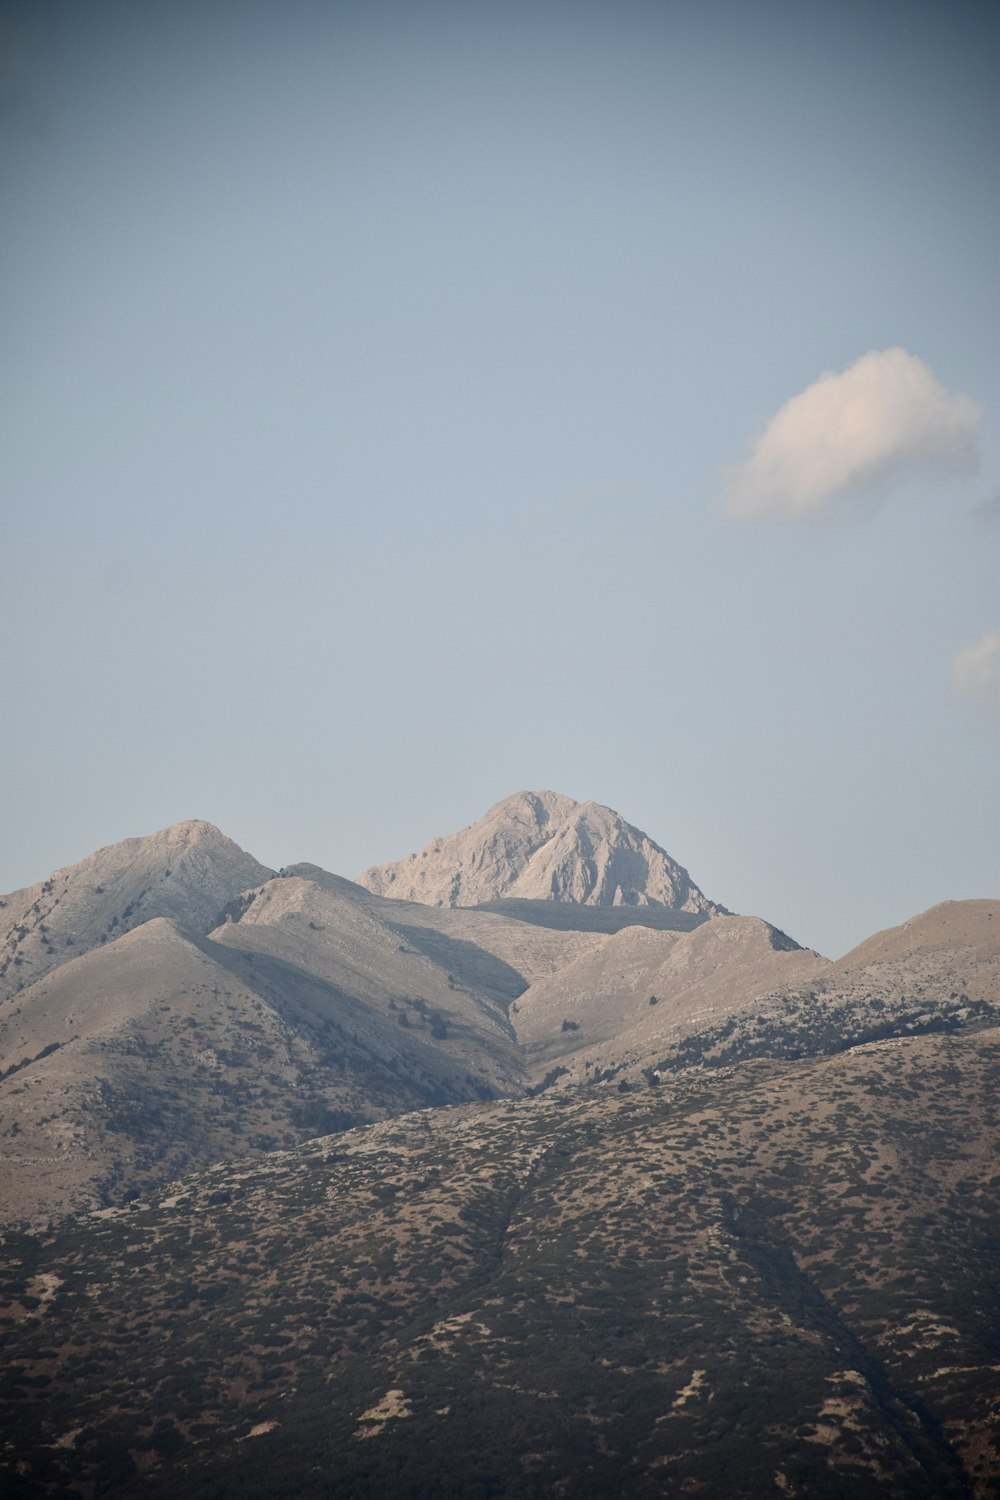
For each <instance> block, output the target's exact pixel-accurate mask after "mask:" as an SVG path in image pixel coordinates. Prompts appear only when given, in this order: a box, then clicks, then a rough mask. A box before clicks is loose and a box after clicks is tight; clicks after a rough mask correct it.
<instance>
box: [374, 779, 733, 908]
mask: <svg viewBox="0 0 1000 1500" xmlns="http://www.w3.org/2000/svg"><path fill="white" fill-rule="evenodd" d="M358 883H359V885H363V886H365V887H367V889H368V890H370V891H374V892H376V893H377V894H378V895H382V896H391V897H393V898H395V899H396V900H402V901H420V902H423V903H424V904H426V905H428V906H477V905H479V904H481V903H482V902H486V901H496V900H498V899H502V898H505V897H509V898H519V899H522V900H535V901H570V902H575V903H577V904H579V905H583V906H663V907H669V908H672V909H674V910H677V911H686V912H694V913H698V914H704V915H707V916H714V915H717V914H719V913H722V912H724V911H725V908H724V907H721V906H718V905H716V903H715V902H713V901H710V900H709V899H708V897H707V896H705V894H704V893H703V892H702V891H700V890H699V889H698V887H697V886H696V885H695V884H694V882H693V881H692V879H691V877H690V876H689V874H688V872H687V871H686V870H685V869H684V868H683V867H682V866H681V865H679V864H678V863H677V861H676V860H674V859H672V858H671V857H670V855H669V854H667V852H666V850H665V849H661V848H660V846H659V844H655V843H654V842H653V840H652V839H651V838H649V837H648V835H647V834H645V833H642V832H641V831H640V830H639V829H638V828H633V827H632V825H631V824H630V823H626V821H625V819H624V818H623V817H621V816H620V814H618V813H616V812H613V811H612V809H611V808H609V807H602V806H601V804H600V803H597V802H574V801H573V799H572V798H570V797H563V796H560V795H559V794H558V793H557V792H549V791H536V792H515V793H514V795H513V796H512V797H506V798H505V799H504V800H503V801H502V802H498V803H497V804H496V806H495V807H492V808H490V810H489V812H488V813H487V814H486V816H485V817H483V818H481V819H480V820H479V822H478V823H473V824H472V826H471V827H469V828H464V829H462V831H461V832H459V833H454V834H450V835H449V836H448V837H447V838H439V839H435V840H434V841H433V843H430V844H428V845H427V847H426V848H424V849H421V850H418V851H417V852H416V853H414V854H409V855H407V856H406V858H405V859H401V860H397V861H396V862H395V863H394V864H387V865H376V866H374V867H373V868H372V869H370V870H366V871H365V872H364V874H363V875H360V876H359V877H358Z"/></svg>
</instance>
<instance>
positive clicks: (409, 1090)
mask: <svg viewBox="0 0 1000 1500" xmlns="http://www.w3.org/2000/svg"><path fill="white" fill-rule="evenodd" d="M347 884H348V882H343V885H347ZM357 896H358V897H360V898H361V900H360V901H358V900H352V899H351V898H350V897H345V896H344V895H343V894H342V893H341V892H340V891H337V890H331V889H329V888H327V887H325V886H324V885H322V884H318V883H316V882H312V881H308V880H303V879H299V878H294V877H289V878H276V879H273V880H269V881H266V882H265V883H264V884H263V885H262V886H259V887H257V888H255V889H253V890H251V891H249V892H245V893H243V894H242V896H241V897H239V898H238V899H237V900H235V901H233V902H231V903H230V905H229V910H228V911H227V913H226V920H225V921H224V922H223V923H222V924H221V925H220V926H218V927H216V928H214V929H213V931H212V932H211V934H209V935H202V934H200V933H198V932H194V931H191V930H188V929H185V928H183V927H181V926H180V925H179V924H178V923H176V922H173V921H170V920H168V919H166V918H153V919H151V920H149V921H146V922H144V923H142V925H140V926H138V927H136V928H135V929H134V930H132V931H129V932H126V933H124V934H123V935H122V936H121V937H118V938H114V939H112V940H111V941H108V942H107V943H104V944H99V945H98V946H96V947H94V948H93V949H91V951H90V952H87V953H83V954H81V956H80V957H79V958H76V959H73V960H71V961H70V962H68V963H65V964H63V965H61V966H60V967H59V968H58V969H57V970H55V971H54V972H52V973H50V974H48V975H47V976H46V977H45V978H43V979H41V980H39V981H38V982H36V983H35V984H34V985H31V986H29V987H28V988H27V989H25V990H23V991H20V992H19V993H18V994H17V995H16V997H14V999H12V1000H9V1001H8V1002H7V1004H6V1005H5V1006H3V1007H0V1140H3V1141H4V1144H5V1147H6V1150H5V1151H4V1153H3V1156H2V1157H0V1197H2V1201H3V1205H4V1217H5V1218H6V1219H7V1220H8V1222H9V1221H11V1220H14V1221H24V1220H27V1221H30V1222H38V1221H44V1220H46V1219H50V1218H58V1217H60V1216H61V1215H63V1214H66V1213H69V1212H78V1211H80V1210H84V1209H88V1208H94V1207H98V1206H100V1205H102V1204H109V1203H120V1202H123V1201H128V1199H129V1198H132V1197H134V1196H136V1194H137V1193H139V1192H145V1191H148V1190H149V1189H150V1188H152V1187H154V1186H157V1185H159V1184H162V1183H163V1182H165V1181H169V1180H170V1179H171V1178H172V1177H175V1176H176V1175H177V1174H178V1173H180V1172H182V1171H190V1170H193V1169H195V1168H198V1167H204V1166H208V1165H210V1164H211V1163H212V1162H216V1161H223V1160H230V1159H232V1158H234V1157H238V1156H242V1155H246V1154H247V1153H248V1152H265V1151H270V1150H275V1149H280V1148H287V1147H290V1146H293V1145H295V1144H297V1143H298V1142H300V1141H302V1140H304V1139H307V1138H308V1137H309V1136H313V1135H317V1134H319V1133H321V1132H323V1131H328V1130H331V1129H343V1128H346V1127H348V1126H351V1125H354V1124H357V1123H359V1122H361V1121H366V1120H375V1119H380V1118H384V1117H386V1116H387V1115H391V1114H398V1113H401V1112H403V1111H406V1110H412V1109H418V1108H422V1107H427V1106H429V1105H438V1104H446V1103H453V1102H455V1101H458V1100H462V1099H481V1098H489V1097H492V1096H494V1095H496V1094H508V1093H519V1092H520V1091H521V1087H522V1076H523V1067H522V1063H521V1060H520V1056H519V1052H518V1048H517V1045H516V1042H515V1039H514V1035H513V1030H512V1028H511V1025H510V1023H509V1021H508V1019H507V1016H506V1006H505V1004H504V1003H503V1002H502V1001H498V1000H497V999H496V998H495V996H494V995H493V994H490V993H489V992H488V991H485V990H480V989H478V988H477V987H476V985H475V984H474V983H473V984H469V983H466V982H464V981H463V980H462V979H460V978H456V976H455V975H454V974H453V973H452V972H450V971H449V970H448V969H447V968H445V967H443V966H442V964H441V963H439V962H437V961H436V960H435V959H434V958H432V957H428V956H427V955H426V954H424V953H423V952H421V951H420V949H419V948H418V947H417V946H416V945H415V944H414V943H412V942H410V943H401V942H400V940H399V935H398V934H397V932H396V931H395V930H394V929H392V928H390V927H389V926H388V925H387V924H386V923H385V922H384V921H383V920H382V919H381V918H380V916H379V915H378V913H377V911H373V910H372V909H371V908H372V907H373V906H375V905H377V904H378V903H377V899H376V898H374V897H372V896H370V895H369V894H368V893H367V892H362V891H360V890H357ZM237 919H238V920H237ZM493 920H494V921H497V920H498V919H493ZM518 986H519V987H523V981H520V980H518Z"/></svg>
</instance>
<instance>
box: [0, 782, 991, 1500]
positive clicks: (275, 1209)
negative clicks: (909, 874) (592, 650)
mask: <svg viewBox="0 0 1000 1500" xmlns="http://www.w3.org/2000/svg"><path fill="white" fill-rule="evenodd" d="M0 913H2V914H3V915H4V916H5V918H6V931H5V933H3V934H0V973H2V978H3V980H4V987H3V989H0V1143H2V1151H0V1329H2V1332H3V1339H4V1360H3V1363H2V1366H0V1491H2V1493H3V1494H4V1495H8V1494H9V1495H11V1496H12V1497H14V1500H22V1497H23V1500H55V1497H63V1496H67V1497H73V1500H119V1497H120V1500H140V1497H148V1500H160V1497H162V1500H173V1497H175V1496H185V1497H191V1500H237V1497H239V1500H247V1497H254V1500H272V1497H276V1500H280V1497H285V1496H287V1497H293V1496H294V1497H304V1500H416V1497H421V1500H488V1497H501V1496H503V1497H509V1500H548V1497H550V1496H552V1495H556V1496H562V1497H565V1500H661V1497H667V1500H672V1497H676V1500H687V1497H690V1496H693V1497H697V1500H843V1497H844V1496H847V1495H849V1496H851V1497H852V1500H883V1497H900V1500H903V1497H907V1500H950V1497H954V1500H995V1497H996V1495H997V1494H998V1492H1000V1437H998V1433H1000V1298H998V1295H997V1282H996V1259H997V1256H996V1250H997V1245H998V1244H1000V1207H998V1204H1000V1197H998V1193H997V1188H998V1185H1000V1179H998V1175H997V1168H996V1163H997V1161H998V1160H1000V1118H998V1113H997V1098H998V1093H1000V903H998V902H996V901H990V900H979V901H957V902H943V903H941V904H940V905H938V906H935V907H933V908H931V909H930V910H929V911H927V912H925V913H923V914H921V915H919V916H917V917H914V918H912V919H911V920H910V921H908V922H905V923H903V924H902V925H901V926H899V927H896V928H893V929H891V930H889V931H886V932H882V933H878V934H876V935H875V936H874V937H872V938H870V939H868V940H867V941H866V942H864V943H862V944H860V945H859V946H858V947H857V948H856V949H854V950H853V952H851V953H849V954H847V955H845V956H844V957H843V958H840V959H839V960H837V961H836V962H831V961H830V960H829V959H826V958H823V957H821V956H820V955H819V954H817V953H814V952H812V951H811V950H809V949H808V948H803V947H801V946H800V945H799V944H798V943H796V942H795V941H794V939H793V938H791V937H789V936H788V935H787V934H786V933H784V932H782V931H781V930H780V929H779V928H778V927H776V926H774V925H772V924H771V923H769V922H767V921H766V920H764V919H763V918H762V917H758V916H733V915H731V914H729V913H727V912H725V910H724V908H722V907H720V906H719V905H717V904H716V903H714V902H711V901H709V900H708V898H707V897H705V896H704V895H703V893H702V892H701V891H700V890H699V889H698V887H697V886H696V885H694V883H693V882H692V881H691V879H690V877H689V876H688V875H687V873H686V871H685V870H683V869H682V867H681V866H680V865H678V864H677V863H676V862H675V861H674V860H672V859H671V858H670V856H669V855H667V854H666V853H665V851H664V850H663V849H662V848H660V847H659V846H658V845H656V844H654V843H653V841H652V840H651V839H649V838H648V837H647V836H646V835H645V834H642V833H640V832H639V831H638V830H637V829H635V828H633V827H632V826H630V825H629V824H627V823H626V822H625V821H624V820H623V819H622V818H621V817H620V816H619V815H618V814H617V813H614V812H612V811H611V810H610V809H608V808H605V807H601V806H599V805H598V804H596V803H577V802H574V801H572V800H571V799H570V798H568V797H562V796H559V795H558V794H556V793H553V792H519V793H516V794H515V795H514V796H512V797H509V798H507V799H506V800H505V801H503V802H501V803H498V804H497V806H496V807H494V808H493V809H492V810H491V811H490V812H489V813H487V814H486V816H485V817H484V818H483V819H481V820H480V821H479V822H478V823H476V824H473V825H472V826H471V827H470V828H467V829H465V830H464V831H462V832H461V833H458V834H453V835H451V836H450V837H448V838H442V839H439V840H437V841H435V843H434V844H432V845H429V846H428V848H427V849H426V850H423V851H420V852H418V853H417V854H414V855H411V856H409V857H408V858H407V859H405V860H402V861H400V862H399V863H398V864H396V865H387V866H381V867H379V868H376V869H372V870H369V871H367V872H366V874H365V875H364V876H363V877H362V878H361V880H360V882H352V881H350V880H346V879H344V878H343V877H341V876H339V875H336V874H332V873H330V872H329V871H325V870H323V869H321V868H320V867H318V866H316V865H313V864H308V863H301V864H294V865H289V866H287V867H285V868H284V869H282V870H280V871H278V872H274V871H272V870H269V869H267V868H266V867H265V866H264V865H261V864H259V863H258V861H257V860H255V859H254V858H253V857H252V856H251V855H249V854H246V853H244V851H243V850H241V849H240V848H239V847H238V846H237V845H235V844H233V843H232V842H231V840H229V839H228V838H226V837H225V836H224V835H223V834H222V833H220V832H219V830H218V829H216V828H213V827H212V825H211V824H208V823H202V822H189V823H181V824H176V825H174V826H173V827H171V828H168V829H165V830H163V831H162V832H161V833H158V834H154V835H151V836H149V837H147V838H139V839H129V840H126V841H124V842H123V843H120V844H116V845H112V846H110V847H108V848H106V849H102V850H100V851H98V853H96V854H95V855H92V856H91V857H90V858H89V859H86V860H83V861H81V862H80V863H79V864H78V865H74V866H71V867H67V868H66V869H63V870H60V871H57V872H55V874H54V875H52V876H50V877H49V879H48V880H45V881H42V882H40V883H39V884H38V885H35V886H32V887H30V888H27V889H25V890H22V891H18V892H14V893H13V894H12V895H10V896H8V897H6V898H3V900H2V901H0Z"/></svg>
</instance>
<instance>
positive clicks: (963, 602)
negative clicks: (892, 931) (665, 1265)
mask: <svg viewBox="0 0 1000 1500" xmlns="http://www.w3.org/2000/svg"><path fill="white" fill-rule="evenodd" d="M998 33H1000V15H998V12H997V10H996V8H995V7H993V6H990V5H986V4H978V3H967V0H966V3H961V0H960V3H958V4H955V5H952V6H949V7H947V8H945V7H942V6H939V5H936V4H930V3H914V4H908V5H903V4H901V3H895V0H887V3H885V4H881V5H879V6H877V7H872V6H870V5H863V4H860V3H857V4H855V3H847V4H843V5H840V6H837V7H806V6H802V5H795V4H791V3H785V0H774V3H762V4H760V5H755V6H753V7H739V6H736V5H735V4H731V3H711V0H709V3H707V4H693V3H677V4H654V3H643V0H626V3H624V4H621V5H617V6H614V7H612V6H608V5H604V4H599V3H590V0H587V3H581V4H577V5H569V4H562V3H555V0H546V3H542V4H540V5H531V6H528V5H522V4H517V3H513V4H508V5H503V6H493V5H490V4H486V5H483V6H478V7H473V6H470V5H461V4H430V5H428V6H424V7H411V8H405V7H402V6H399V5H396V4H378V3H375V4H368V5H364V6H361V5H355V4H341V5H334V6H326V5H321V4H318V3H312V0H291V3H289V4H287V5H284V6H282V7H281V8H280V9H279V8H277V7H274V6H271V5H268V4H266V3H250V4H243V5H236V4H231V3H221V4H219V5H216V6H211V7H201V6H193V5H186V4H178V5H176V6H171V7H169V8H157V7H145V8H142V9H141V10H139V9H137V8H135V7H132V6H128V5H125V4H122V3H111V0H97V3H96V4H94V5H92V6H90V7H88V8H87V9H86V11H82V10H81V9H80V8H79V7H77V6H74V5H71V4H69V3H67V0H51V3H49V0H33V3H28V0H3V3H0V194H2V199H0V201H2V203H3V207H4V214H5V226H6V234H5V248H4V261H3V264H4V268H5V271H6V275H5V276H4V278H3V285H2V288H0V308H2V317H3V324H2V326H3V328H4V358H3V362H2V380H3V393H4V398H5V399H4V400H3V404H2V417H0V423H2V426H0V433H2V450H0V451H2V454H3V457H2V460H0V476H2V490H0V493H2V496H3V508H4V512H3V513H4V537H5V544H6V545H5V547H4V549H3V559H2V570H0V600H2V607H3V611H4V622H5V631H6V639H7V641H8V643H10V644H11V645H12V646H13V651H10V649H9V650H8V682H7V697H6V709H7V733H6V736H5V740H4V759H3V787H4V829H5V837H4V841H3V848H2V850H0V888H2V889H4V890H7V889H14V888H17V887H20V886H23V885H26V884H31V883H33V882H34V881H36V880H40V879H44V878H45V876H46V875H47V874H48V873H49V872H50V871H51V870H52V869H54V868H57V867H60V866H64V865H68V864H71V863H74V862H75V861H77V860H79V859H80V858H83V857H85V856H86V855H87V854H89V853H90V852H92V851H93V850H94V849H96V848H98V847H100V846H104V845H107V844H110V843H114V842H116V841H118V840H119V839H121V838H125V837H132V836H137V835H142V834H147V833H151V832H153V831H155V830H156V829H158V828H161V827H164V826H166V825H168V824H170V823H173V822H177V821H180V820H183V819H187V818H205V819H207V820H208V821H211V822H212V823H214V824H216V825H217V826H218V827H220V828H221V829H222V831H223V832H224V833H226V834H227V835H228V836H229V837H231V838H233V839H234V840H236V842H238V843H239V844H240V845H241V846H242V847H244V848H245V849H247V850H248V851H250V852H251V853H253V854H254V855H255V856H256V857H257V858H258V859H260V860H262V861H263V862H265V863H266V864H268V865H271V866H280V865H285V864H289V863H292V862H295V861H300V860H301V861H311V862H313V863H316V864H320V865H323V866H324V867H326V868H327V869H330V870H333V871H335V872H337V873H339V874H342V875H346V876H349V877H352V876H355V875H357V874H358V873H359V872H360V871H361V870H363V869H364V868H366V867H367V866H369V865H372V864H376V863H381V862H384V861H387V860H389V859H394V858H398V857H400V856H401V855H403V854H405V853H407V852H409V851H410V850H412V849H416V848H419V847H420V846H421V845H423V844H425V843H427V842H428V841H429V840H430V839H431V838H433V837H435V836H437V835H442V834H447V833H450V832H453V831H455V830H456V829H458V828H461V827H463V826H466V825H468V824H469V823H472V822H474V821H476V820H477V819H478V818H479V817H481V816H482V814H483V813H484V812H485V811H486V809H487V808H488V807H490V806H491V805H492V804H494V803H495V802H497V801H498V800H500V799H501V798H503V797H505V796H507V795H509V794H510V793H512V792H514V791H516V790H518V789H520V788H537V787H546V788H551V789H553V790H555V791H558V792H562V793H565V794H566V795H569V796H572V797H574V798H576V799H578V800H580V801H585V800H594V801H597V802H601V803H605V804H607V805H609V806H611V807H613V808H615V809H616V810H617V811H618V812H620V813H621V814H622V815H623V816H624V817H625V818H626V819H627V820H628V821H629V822H630V823H633V824H635V825H636V826H638V827H640V828H642V829H643V830H644V831H645V832H647V833H648V834H649V835H650V836H651V837H652V838H653V839H654V840H656V841H657V842H658V843H660V844H661V845H663V846H664V847H665V848H666V849H667V851H668V852H669V853H670V854H671V855H672V856H673V857H674V858H676V859H677V860H679V861H680V862H681V864H683V865H684V866H685V867H686V868H687V869H688V870H689V871H690V873H691V875H692V877H693V879H694V880H695V881H696V882H697V883H698V885H699V886H700V887H701V888H702V889H703V890H704V891H705V892H706V893H707V894H708V895H709V896H710V897H711V898H712V899H714V900H717V901H719V902H722V903H723V904H725V905H727V906H729V907H731V908H733V909H734V910H737V911H741V912H747V913H753V914H756V915H760V916H763V917H766V918H767V919H768V920H769V921H771V922H773V923H775V924H776V925H777V926H779V927H781V928H783V929H784V930H785V931H787V932H789V933H790V934H791V935H792V936H793V937H794V938H795V939H796V940H797V941H798V942H800V943H803V944H805V945H808V946H810V947H814V948H817V949H818V950H819V951H821V952H824V953H826V954H829V955H830V956H833V957H836V956H838V955H839V954H841V953H843V952H845V951H846V950H847V949H849V948H850V947H852V946H853V945H854V944H856V943H857V942H859V941H860V940H862V939H863V938H864V937H866V936H868V935H869V934H870V933H872V932H874V931H875V930H877V929H879V928H882V927H885V926H888V925H892V924H894V923H897V922H900V921H903V920H905V919H906V918H908V917H910V916H912V915H914V914H915V913H916V912H918V911H920V910H923V909H925V908H926V907H928V906H930V905H932V904H934V903H935V902H937V901H940V900H944V899H959V898H963V897H970V896H987V895H993V894H995V893H996V891H997V889H998V879H997V877H998V875H1000V853H998V851H1000V787H998V779H997V774H996V767H997V752H998V750H1000V736H998V727H1000V713H998V708H1000V687H998V679H997V664H998V661H1000V587H998V572H1000V568H998V538H1000V456H998V455H1000V422H998V415H1000V414H998V394H1000V379H998V377H1000V352H998V332H997V330H998V313H1000V295H998V275H997V266H998V250H1000V225H998V220H1000V208H998V202H997V194H996V177H997V162H998V152H997V141H998V139H1000V130H998V126H1000V89H998V88H997V84H998V82H1000V77H998V74H1000V68H998V56H1000V48H998Z"/></svg>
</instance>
